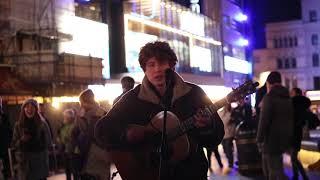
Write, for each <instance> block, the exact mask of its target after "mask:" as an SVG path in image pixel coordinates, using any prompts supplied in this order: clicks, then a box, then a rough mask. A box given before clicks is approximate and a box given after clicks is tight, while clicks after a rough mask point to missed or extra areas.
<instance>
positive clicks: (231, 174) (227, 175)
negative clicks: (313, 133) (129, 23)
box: [48, 145, 320, 180]
mask: <svg viewBox="0 0 320 180" xmlns="http://www.w3.org/2000/svg"><path fill="white" fill-rule="evenodd" d="M218 150H219V154H220V155H221V159H222V163H223V165H224V167H228V161H227V159H226V157H225V154H224V153H223V149H222V147H221V145H219V147H218ZM236 157H237V155H236V153H235V160H236ZM288 161H290V158H289V157H288V156H286V155H285V156H284V164H285V173H286V175H287V176H288V177H289V178H290V179H291V177H292V170H291V167H289V166H288V164H290V163H288ZM211 164H212V169H213V172H212V173H210V172H209V171H208V180H217V179H218V180H261V179H263V178H262V176H259V177H255V178H253V177H246V176H242V175H240V174H239V173H238V171H237V167H234V168H233V169H226V168H224V169H220V168H219V166H218V163H217V161H216V159H215V157H214V153H212V156H211ZM115 171H116V168H115V166H112V167H111V173H113V172H115ZM307 174H308V176H309V179H310V180H319V179H320V172H311V171H307ZM300 178H301V177H300ZM65 179H66V176H65V174H57V175H54V176H51V177H49V178H48V180H65ZM301 179H302V178H301ZM113 180H121V177H120V176H119V174H118V175H117V176H115V177H114V179H113Z"/></svg>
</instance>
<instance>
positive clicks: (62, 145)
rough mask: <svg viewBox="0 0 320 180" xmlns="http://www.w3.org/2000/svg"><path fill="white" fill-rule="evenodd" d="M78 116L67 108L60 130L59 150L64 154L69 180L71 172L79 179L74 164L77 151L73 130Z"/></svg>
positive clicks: (69, 179) (68, 179)
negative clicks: (73, 141)
mask: <svg viewBox="0 0 320 180" xmlns="http://www.w3.org/2000/svg"><path fill="white" fill-rule="evenodd" d="M75 121H76V116H75V113H74V111H73V110H72V109H66V110H65V111H64V112H63V125H62V127H61V128H60V129H59V130H58V138H57V142H58V146H59V152H60V154H62V157H63V160H64V167H65V171H66V176H67V180H71V174H73V179H74V180H76V179H78V178H79V177H78V172H77V171H76V167H74V166H73V156H74V154H75V153H76V152H75V151H76V149H74V148H73V146H72V137H71V135H72V131H73V129H74V127H75Z"/></svg>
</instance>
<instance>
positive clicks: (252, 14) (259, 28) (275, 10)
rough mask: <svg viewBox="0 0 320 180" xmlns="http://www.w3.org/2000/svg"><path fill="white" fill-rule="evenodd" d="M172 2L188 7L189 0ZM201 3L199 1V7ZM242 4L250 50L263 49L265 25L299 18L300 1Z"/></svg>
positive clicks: (253, 0)
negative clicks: (246, 21) (247, 18)
mask: <svg viewBox="0 0 320 180" xmlns="http://www.w3.org/2000/svg"><path fill="white" fill-rule="evenodd" d="M174 1H175V2H177V3H180V4H183V5H185V6H189V5H190V1H189V0H174ZM202 1H203V0H200V6H201V5H202ZM207 1H208V0H207ZM209 1H210V0H209ZM243 2H244V6H245V7H244V11H245V12H246V13H247V14H249V22H248V23H250V24H249V27H248V28H246V29H248V33H249V34H248V35H249V36H251V38H250V44H251V45H252V48H264V47H265V23H268V22H279V21H287V20H294V19H300V17H301V6H300V0H243ZM250 25H251V27H250ZM250 28H251V29H250Z"/></svg>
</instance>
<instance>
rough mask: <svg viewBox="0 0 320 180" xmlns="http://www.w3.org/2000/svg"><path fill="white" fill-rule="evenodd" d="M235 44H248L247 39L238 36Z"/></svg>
mask: <svg viewBox="0 0 320 180" xmlns="http://www.w3.org/2000/svg"><path fill="white" fill-rule="evenodd" d="M237 44H238V45H239V46H248V45H249V41H248V40H247V39H244V38H240V39H239V40H238V41H237Z"/></svg>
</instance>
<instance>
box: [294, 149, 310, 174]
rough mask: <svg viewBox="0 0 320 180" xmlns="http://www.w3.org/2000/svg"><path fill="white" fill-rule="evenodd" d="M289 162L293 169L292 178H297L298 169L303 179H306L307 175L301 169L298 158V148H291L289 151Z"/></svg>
mask: <svg viewBox="0 0 320 180" xmlns="http://www.w3.org/2000/svg"><path fill="white" fill-rule="evenodd" d="M290 157H291V163H292V171H293V179H294V180H298V179H299V171H300V174H301V176H302V178H303V179H304V180H308V179H309V178H308V176H307V174H306V172H305V171H304V169H303V166H302V164H301V162H300V161H299V159H298V150H296V149H292V150H291V151H290Z"/></svg>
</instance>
